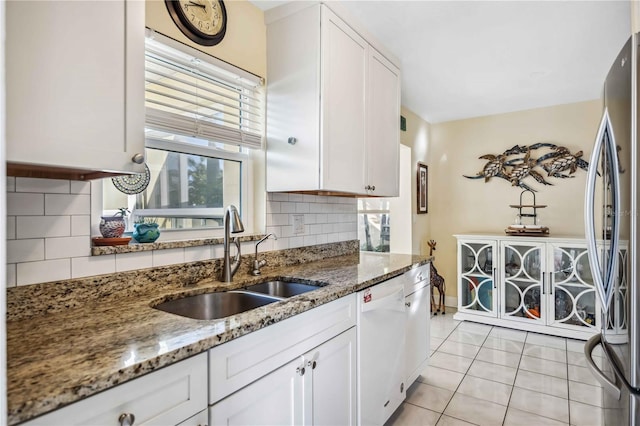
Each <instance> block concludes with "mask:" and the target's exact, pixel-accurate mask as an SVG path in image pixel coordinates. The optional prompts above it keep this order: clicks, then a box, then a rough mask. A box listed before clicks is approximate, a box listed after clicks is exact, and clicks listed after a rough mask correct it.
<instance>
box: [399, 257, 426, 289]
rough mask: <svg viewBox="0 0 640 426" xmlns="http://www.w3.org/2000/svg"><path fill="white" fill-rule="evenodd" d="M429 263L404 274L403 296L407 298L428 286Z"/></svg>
mask: <svg viewBox="0 0 640 426" xmlns="http://www.w3.org/2000/svg"><path fill="white" fill-rule="evenodd" d="M430 267H431V263H427V264H426V265H421V266H418V267H417V268H412V269H409V270H408V271H407V272H405V273H404V277H403V278H404V295H405V296H408V295H410V294H411V293H414V292H416V291H418V290H420V289H421V288H423V287H425V286H427V285H429V279H430V275H429V274H430V271H431V269H430Z"/></svg>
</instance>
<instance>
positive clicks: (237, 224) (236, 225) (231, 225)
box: [220, 205, 244, 283]
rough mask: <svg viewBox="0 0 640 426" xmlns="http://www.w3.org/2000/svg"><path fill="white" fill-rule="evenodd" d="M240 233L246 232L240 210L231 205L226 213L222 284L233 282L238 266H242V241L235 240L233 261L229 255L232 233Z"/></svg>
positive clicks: (236, 238)
mask: <svg viewBox="0 0 640 426" xmlns="http://www.w3.org/2000/svg"><path fill="white" fill-rule="evenodd" d="M238 232H244V225H243V224H242V221H241V220H240V215H239V214H238V209H236V207H235V206H232V205H230V206H229V207H227V209H226V210H225V212H224V262H223V264H222V275H221V276H220V281H222V282H226V283H228V282H231V281H232V280H233V276H234V274H235V273H236V272H237V271H238V266H240V260H241V259H242V255H241V254H240V240H239V239H238V237H235V238H234V239H233V242H234V243H235V245H236V249H237V253H236V256H235V258H234V259H233V261H232V260H231V256H230V254H229V244H230V238H231V236H230V233H233V234H237V233H238Z"/></svg>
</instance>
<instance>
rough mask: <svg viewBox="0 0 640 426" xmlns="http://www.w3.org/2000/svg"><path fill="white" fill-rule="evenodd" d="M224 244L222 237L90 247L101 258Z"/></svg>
mask: <svg viewBox="0 0 640 426" xmlns="http://www.w3.org/2000/svg"><path fill="white" fill-rule="evenodd" d="M262 237H264V235H263V234H255V235H242V236H240V237H238V238H239V239H240V242H248V241H258V240H259V239H260V238H262ZM219 244H224V237H218V238H202V239H196V240H181V241H159V242H157V243H136V242H134V240H131V242H130V243H129V244H127V245H122V246H94V247H91V255H92V256H102V255H105V254H116V253H137V252H140V251H152V250H165V249H176V248H185V247H198V246H208V245H219Z"/></svg>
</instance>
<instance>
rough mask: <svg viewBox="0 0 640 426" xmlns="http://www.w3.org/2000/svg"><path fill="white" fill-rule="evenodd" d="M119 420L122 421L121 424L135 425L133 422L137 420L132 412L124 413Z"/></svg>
mask: <svg viewBox="0 0 640 426" xmlns="http://www.w3.org/2000/svg"><path fill="white" fill-rule="evenodd" d="M118 421H119V422H120V426H133V422H135V421H136V416H134V415H133V414H131V413H122V414H120V417H118Z"/></svg>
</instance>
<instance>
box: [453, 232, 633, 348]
mask: <svg viewBox="0 0 640 426" xmlns="http://www.w3.org/2000/svg"><path fill="white" fill-rule="evenodd" d="M456 238H457V240H458V243H457V244H458V267H457V270H458V312H457V313H456V315H455V316H454V318H456V319H461V320H471V321H477V322H483V323H487V324H493V325H500V326H504V327H511V328H517V329H522V330H528V331H536V332H540V333H547V334H554V335H558V336H564V337H572V338H578V339H587V338H589V337H590V336H592V335H593V334H595V333H596V332H598V331H599V330H600V329H601V328H602V326H603V325H602V324H601V322H602V319H601V311H602V309H601V307H600V305H599V302H598V300H597V297H596V293H595V287H594V282H593V278H592V276H591V269H590V267H589V259H588V256H587V245H586V241H584V240H583V239H579V238H569V237H567V238H547V237H523V236H498V235H456ZM625 253H626V249H624V248H623V249H622V250H621V252H620V256H621V259H622V263H621V265H623V266H622V267H621V270H624V265H625V263H624V262H626V260H625V259H626V255H625ZM618 284H619V285H618V289H617V292H616V295H617V296H616V298H615V299H614V300H615V301H614V303H616V304H619V303H618V302H617V300H618V299H620V300H623V297H621V296H622V295H623V293H622V292H624V291H626V285H625V279H624V277H623V276H622V275H621V279H620V280H619V283H618ZM621 312H622V307H618V308H616V309H614V310H612V314H611V315H610V318H609V319H608V323H609V324H608V325H607V326H608V328H610V329H615V330H614V331H615V332H622V331H623V329H624V327H625V325H624V324H623V316H622V315H621Z"/></svg>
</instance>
